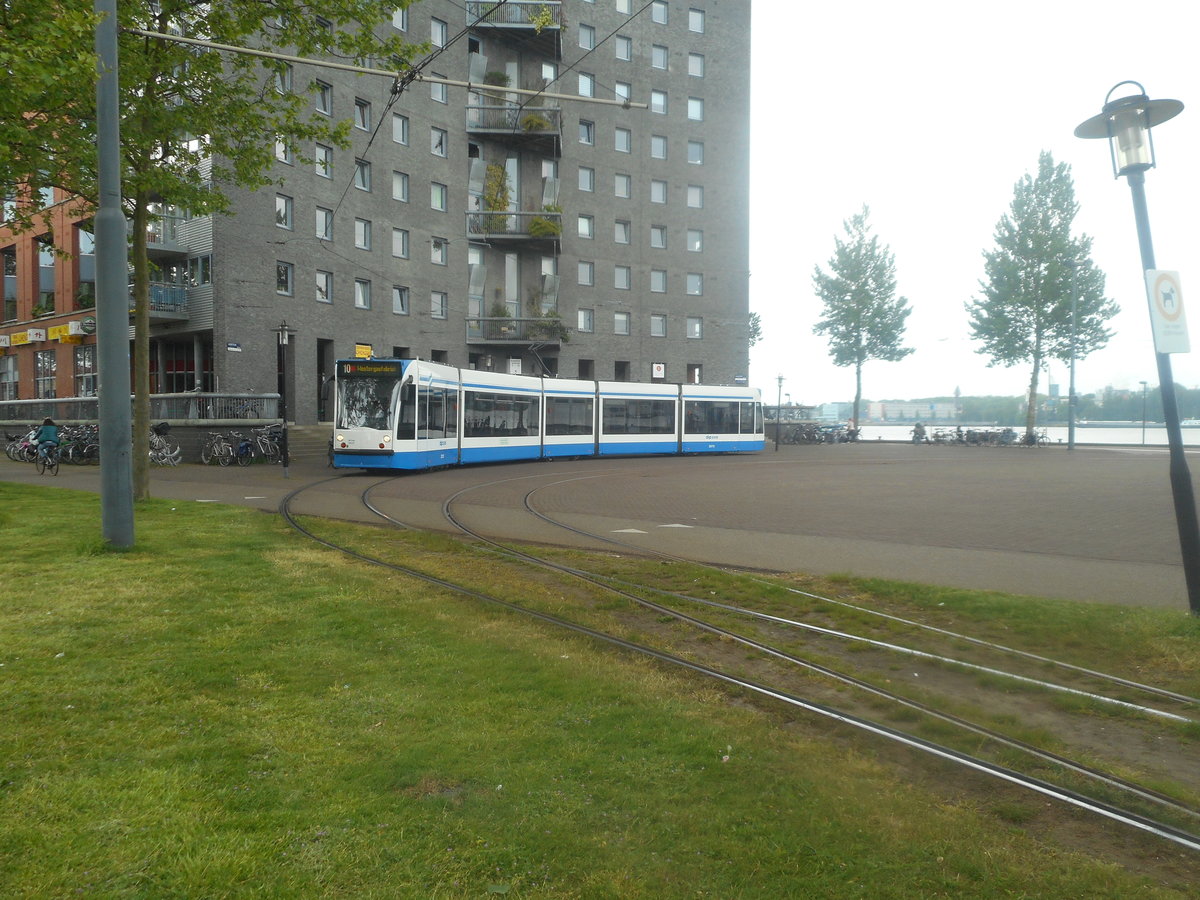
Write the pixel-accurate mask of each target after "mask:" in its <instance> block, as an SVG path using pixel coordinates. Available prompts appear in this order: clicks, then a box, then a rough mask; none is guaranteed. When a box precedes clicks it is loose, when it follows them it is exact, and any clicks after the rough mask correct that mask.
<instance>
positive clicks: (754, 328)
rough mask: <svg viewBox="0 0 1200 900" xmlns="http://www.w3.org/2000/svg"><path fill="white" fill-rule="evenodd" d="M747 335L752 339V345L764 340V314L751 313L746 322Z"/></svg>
mask: <svg viewBox="0 0 1200 900" xmlns="http://www.w3.org/2000/svg"><path fill="white" fill-rule="evenodd" d="M746 337H747V339H748V340H749V341H750V346H751V347H753V346H754V345H755V344H757V343H758V342H759V341H761V340H762V316H760V315H759V314H758V313H756V312H752V313H750V318H749V320H748V321H747V322H746Z"/></svg>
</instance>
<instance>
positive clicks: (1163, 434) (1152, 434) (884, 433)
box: [860, 423, 1200, 447]
mask: <svg viewBox="0 0 1200 900" xmlns="http://www.w3.org/2000/svg"><path fill="white" fill-rule="evenodd" d="M939 427H941V428H943V429H944V430H947V431H953V430H954V429H953V428H950V427H947V426H937V425H932V426H926V431H927V432H928V433H929V434H930V435H932V434H933V432H934V430H935V429H937V428H939ZM966 430H967V428H966V427H965V426H964V427H963V431H966ZM979 430H981V431H1000V430H1001V426H993V427H990V428H986V429H984V428H981V429H979ZM1038 430H1039V431H1041V430H1042V429H1041V427H1040V426H1039V428H1038ZM1013 431H1015V432H1016V433H1017V437H1018V439H1019V438H1020V436H1021V435H1023V434H1024V433H1025V429H1024V427H1016V426H1014V427H1013ZM1045 431H1046V437H1048V438H1049V439H1050V443H1051V444H1063V445H1064V446H1065V445H1066V443H1067V426H1066V425H1049V426H1047V427H1046V428H1045ZM1145 435H1146V438H1145V441H1143V440H1142V426H1141V423H1138V424H1136V425H1129V426H1115V427H1112V426H1109V427H1096V428H1093V427H1087V428H1084V427H1082V426H1079V425H1077V426H1075V443H1076V444H1126V445H1132V446H1141V445H1142V444H1143V443H1144V444H1145V446H1147V447H1165V446H1167V430H1166V428H1165V427H1164V426H1162V425H1154V424H1148V425H1147V426H1146V430H1145ZM860 440H864V441H875V440H884V441H910V440H912V425H864V426H863V428H862V437H861V438H860ZM1183 444H1184V446H1185V447H1200V428H1191V427H1189V428H1184V429H1183Z"/></svg>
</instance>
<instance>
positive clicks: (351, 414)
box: [337, 378, 400, 431]
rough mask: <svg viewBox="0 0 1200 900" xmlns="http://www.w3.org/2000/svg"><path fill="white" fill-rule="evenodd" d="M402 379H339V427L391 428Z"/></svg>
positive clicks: (386, 429) (387, 429)
mask: <svg viewBox="0 0 1200 900" xmlns="http://www.w3.org/2000/svg"><path fill="white" fill-rule="evenodd" d="M399 393H400V379H399V378H344V379H342V380H341V381H339V382H338V420H337V427H338V428H375V429H379V430H383V431H391V430H392V424H393V421H394V419H393V416H394V413H395V410H396V399H397V396H398V394H399Z"/></svg>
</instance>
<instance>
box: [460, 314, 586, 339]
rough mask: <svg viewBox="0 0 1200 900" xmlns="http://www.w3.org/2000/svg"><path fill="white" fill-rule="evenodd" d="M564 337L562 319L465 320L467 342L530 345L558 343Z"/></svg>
mask: <svg viewBox="0 0 1200 900" xmlns="http://www.w3.org/2000/svg"><path fill="white" fill-rule="evenodd" d="M565 335H566V328H565V327H564V326H563V323H562V319H560V318H558V317H557V316H533V317H530V318H514V317H511V316H483V317H481V318H476V319H467V340H468V341H489V342H491V341H496V342H500V343H504V342H508V341H514V342H523V343H530V342H532V341H548V342H551V343H558V342H559V341H561V340H562V339H563V338H564V337H565Z"/></svg>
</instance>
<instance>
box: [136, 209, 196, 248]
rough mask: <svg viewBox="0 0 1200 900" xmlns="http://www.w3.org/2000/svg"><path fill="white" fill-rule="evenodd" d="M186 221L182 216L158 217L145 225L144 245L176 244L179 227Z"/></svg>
mask: <svg viewBox="0 0 1200 900" xmlns="http://www.w3.org/2000/svg"><path fill="white" fill-rule="evenodd" d="M186 221H187V219H185V218H184V217H183V216H159V217H158V218H157V219H156V220H155V221H153V222H150V223H149V224H148V225H146V243H147V244H152V245H153V244H178V243H179V226H180V225H181V224H183V223H184V222H186Z"/></svg>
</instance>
